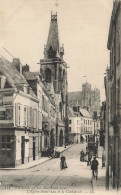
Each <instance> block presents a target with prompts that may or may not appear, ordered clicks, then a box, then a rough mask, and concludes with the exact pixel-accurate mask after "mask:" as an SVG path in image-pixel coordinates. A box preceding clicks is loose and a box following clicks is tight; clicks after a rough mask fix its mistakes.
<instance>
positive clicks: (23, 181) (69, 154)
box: [0, 143, 105, 193]
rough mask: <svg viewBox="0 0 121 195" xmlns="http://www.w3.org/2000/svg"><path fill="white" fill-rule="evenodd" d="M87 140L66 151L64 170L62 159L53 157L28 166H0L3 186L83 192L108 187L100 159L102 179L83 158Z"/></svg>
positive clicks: (32, 189) (29, 191) (14, 189)
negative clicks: (5, 167)
mask: <svg viewBox="0 0 121 195" xmlns="http://www.w3.org/2000/svg"><path fill="white" fill-rule="evenodd" d="M85 148H86V143H84V144H76V145H73V146H72V147H70V148H69V149H67V150H66V151H65V152H63V154H64V155H65V157H66V161H67V165H68V168H67V169H66V170H60V159H59V158H56V159H51V160H49V161H47V162H45V163H43V164H40V165H38V166H35V167H33V168H30V169H27V170H0V184H1V186H0V189H1V191H2V192H5V191H7V192H8V191H9V190H10V191H14V192H15V191H21V190H22V191H23V192H28V193H37V192H38V193H45V192H53V193H54V192H55V190H56V192H58V193H63V192H65V193H81V192H87V193H90V192H95V191H97V190H100V191H102V190H105V186H104V185H105V169H102V167H101V165H102V164H101V158H97V160H98V161H99V171H98V172H99V173H98V176H99V178H98V180H97V181H96V180H93V181H92V182H91V169H90V166H87V163H86V162H80V151H81V149H83V150H84V151H85Z"/></svg>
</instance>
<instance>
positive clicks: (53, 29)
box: [46, 15, 59, 53]
mask: <svg viewBox="0 0 121 195" xmlns="http://www.w3.org/2000/svg"><path fill="white" fill-rule="evenodd" d="M50 47H52V49H53V50H54V51H55V52H56V53H57V52H59V36H58V23H57V15H51V22H50V29H49V34H48V40H47V45H46V51H49V49H50Z"/></svg>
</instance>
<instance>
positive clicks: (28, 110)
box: [27, 106, 30, 127]
mask: <svg viewBox="0 0 121 195" xmlns="http://www.w3.org/2000/svg"><path fill="white" fill-rule="evenodd" d="M27 126H28V127H30V107H29V106H27Z"/></svg>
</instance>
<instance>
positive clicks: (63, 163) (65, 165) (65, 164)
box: [60, 154, 68, 170]
mask: <svg viewBox="0 0 121 195" xmlns="http://www.w3.org/2000/svg"><path fill="white" fill-rule="evenodd" d="M65 168H68V167H67V163H66V157H65V156H63V154H62V156H61V158H60V169H61V170H63V169H65Z"/></svg>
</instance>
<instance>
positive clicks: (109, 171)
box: [105, 0, 121, 189]
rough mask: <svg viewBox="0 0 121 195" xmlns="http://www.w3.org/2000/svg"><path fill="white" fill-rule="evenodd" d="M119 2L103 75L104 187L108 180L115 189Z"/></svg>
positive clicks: (120, 158)
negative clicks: (104, 118)
mask: <svg viewBox="0 0 121 195" xmlns="http://www.w3.org/2000/svg"><path fill="white" fill-rule="evenodd" d="M120 28H121V2H120V1H119V0H115V1H114V3H113V10H112V16H111V21H110V28H109V35H108V43H107V47H108V50H109V51H110V67H109V68H107V75H106V77H105V91H106V187H107V189H109V185H110V182H109V181H110V180H111V181H112V186H113V188H115V189H119V188H120V187H121V120H120V117H121V109H120V104H121V95H120V91H121V84H120V81H121V74H120V72H121V71H120V70H121V61H120V56H121V53H120V51H121V50H120V45H121V31H120Z"/></svg>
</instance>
